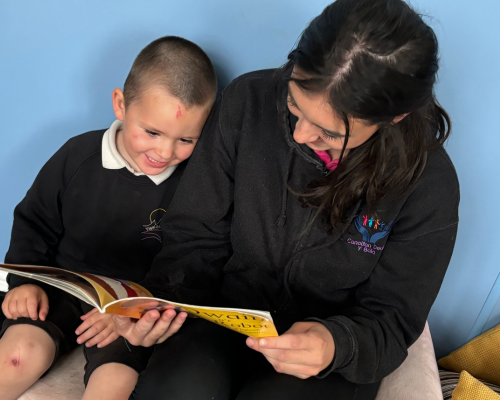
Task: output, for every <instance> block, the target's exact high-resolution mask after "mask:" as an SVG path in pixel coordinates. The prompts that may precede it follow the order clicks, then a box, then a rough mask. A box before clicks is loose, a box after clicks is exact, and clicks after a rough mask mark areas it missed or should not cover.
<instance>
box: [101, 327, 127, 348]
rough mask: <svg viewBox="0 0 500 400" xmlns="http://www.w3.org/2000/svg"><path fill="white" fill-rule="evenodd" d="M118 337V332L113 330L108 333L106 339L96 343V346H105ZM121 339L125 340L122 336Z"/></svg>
mask: <svg viewBox="0 0 500 400" xmlns="http://www.w3.org/2000/svg"><path fill="white" fill-rule="evenodd" d="M119 337H120V335H119V334H118V333H116V332H115V331H113V332H111V333H110V334H109V336H108V337H107V338H106V339H104V340H103V341H101V342H99V343H97V347H99V348H102V347H106V346H107V345H108V344H110V343H113V342H114V341H115V340H116V339H118V338H119ZM122 340H126V339H125V338H123V339H122Z"/></svg>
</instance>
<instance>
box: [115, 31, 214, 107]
mask: <svg viewBox="0 0 500 400" xmlns="http://www.w3.org/2000/svg"><path fill="white" fill-rule="evenodd" d="M156 86H160V87H163V88H164V89H166V90H168V92H169V93H170V94H171V95H173V96H175V97H177V98H178V99H180V100H181V101H182V102H183V103H184V105H185V106H186V107H187V108H190V107H192V106H194V105H198V106H205V105H207V104H209V103H210V105H211V103H212V102H213V101H214V100H215V97H216V95H217V76H216V74H215V70H214V67H213V65H212V63H211V61H210V58H208V56H207V55H206V54H205V52H204V51H203V50H202V49H201V48H200V47H199V46H198V45H196V44H194V43H193V42H190V41H189V40H186V39H183V38H180V37H177V36H165V37H162V38H159V39H156V40H155V41H153V42H151V43H150V44H148V45H147V46H146V47H145V48H144V49H143V50H142V51H141V52H140V53H139V55H138V56H137V58H136V59H135V61H134V64H133V65H132V69H131V70H130V72H129V74H128V77H127V79H126V81H125V85H124V88H123V95H124V98H125V106H129V105H130V104H132V103H133V102H134V101H137V100H139V99H140V96H141V95H142V93H143V92H144V91H145V90H148V89H151V88H152V87H156Z"/></svg>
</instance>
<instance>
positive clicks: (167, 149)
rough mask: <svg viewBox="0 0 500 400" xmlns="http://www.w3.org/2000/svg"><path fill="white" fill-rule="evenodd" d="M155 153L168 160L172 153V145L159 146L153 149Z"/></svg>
mask: <svg viewBox="0 0 500 400" xmlns="http://www.w3.org/2000/svg"><path fill="white" fill-rule="evenodd" d="M155 152H156V154H158V155H159V156H160V157H161V158H162V159H163V160H170V159H171V158H172V154H173V147H172V146H161V147H158V148H156V149H155Z"/></svg>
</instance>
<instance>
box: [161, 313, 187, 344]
mask: <svg viewBox="0 0 500 400" xmlns="http://www.w3.org/2000/svg"><path fill="white" fill-rule="evenodd" d="M186 318H187V313H184V312H181V313H179V314H178V315H177V316H176V317H175V318H174V320H173V321H172V322H171V323H170V326H169V327H168V330H167V332H166V333H165V334H163V336H161V337H160V338H159V339H158V340H157V341H156V343H157V344H158V343H163V342H164V341H165V340H167V339H168V338H169V337H170V336H172V335H174V334H175V333H177V332H178V331H179V329H181V326H182V325H183V324H184V321H186Z"/></svg>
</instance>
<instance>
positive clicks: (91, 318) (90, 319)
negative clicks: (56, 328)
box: [75, 314, 100, 335]
mask: <svg viewBox="0 0 500 400" xmlns="http://www.w3.org/2000/svg"><path fill="white" fill-rule="evenodd" d="M99 319H100V314H93V315H91V316H89V317H87V319H86V320H85V321H84V322H82V323H81V324H80V326H79V327H78V328H76V331H75V333H76V334H77V335H80V334H82V333H83V332H85V331H86V330H87V329H88V328H90V327H91V326H92V325H94V324H96V323H97V321H99Z"/></svg>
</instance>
